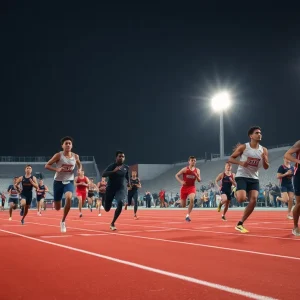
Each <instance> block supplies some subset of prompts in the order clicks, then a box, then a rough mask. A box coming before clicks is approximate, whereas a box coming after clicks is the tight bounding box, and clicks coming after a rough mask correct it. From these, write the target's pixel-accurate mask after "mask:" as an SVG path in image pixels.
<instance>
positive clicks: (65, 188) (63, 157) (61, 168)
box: [45, 136, 82, 232]
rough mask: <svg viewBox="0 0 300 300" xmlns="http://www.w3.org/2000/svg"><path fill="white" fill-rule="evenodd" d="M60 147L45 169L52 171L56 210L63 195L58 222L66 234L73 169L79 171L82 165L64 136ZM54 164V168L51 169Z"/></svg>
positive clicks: (72, 187) (71, 193)
mask: <svg viewBox="0 0 300 300" xmlns="http://www.w3.org/2000/svg"><path fill="white" fill-rule="evenodd" d="M61 146H62V148H63V151H60V152H58V153H56V154H54V156H53V157H52V158H51V159H50V160H49V161H48V162H47V164H46V165H45V168H46V169H47V170H50V171H54V172H55V175H54V182H53V193H54V203H55V204H54V205H55V209H56V210H60V208H61V200H62V197H63V195H65V199H66V203H65V207H64V214H63V217H62V220H61V222H60V230H61V232H67V228H66V223H65V221H66V217H67V215H68V213H69V211H70V208H71V201H72V197H73V192H74V168H75V165H77V169H78V170H80V171H81V169H82V165H81V162H80V160H79V156H78V155H77V154H75V153H73V152H71V151H72V147H73V139H72V138H71V137H69V136H66V137H64V138H62V139H61ZM53 164H56V168H54V167H52V165H53Z"/></svg>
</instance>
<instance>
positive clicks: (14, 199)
mask: <svg viewBox="0 0 300 300" xmlns="http://www.w3.org/2000/svg"><path fill="white" fill-rule="evenodd" d="M17 179H18V177H15V178H14V180H13V184H11V185H10V186H9V187H8V189H7V192H8V195H9V199H8V203H9V221H11V220H12V211H13V210H15V209H16V208H17V207H18V199H19V193H18V191H17V189H16V188H15V187H14V185H15V183H16V181H17Z"/></svg>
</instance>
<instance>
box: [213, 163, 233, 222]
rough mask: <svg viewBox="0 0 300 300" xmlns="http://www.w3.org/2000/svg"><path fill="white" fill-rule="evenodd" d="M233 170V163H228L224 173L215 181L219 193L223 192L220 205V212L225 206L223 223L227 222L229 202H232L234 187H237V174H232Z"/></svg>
mask: <svg viewBox="0 0 300 300" xmlns="http://www.w3.org/2000/svg"><path fill="white" fill-rule="evenodd" d="M231 169H232V165H231V163H228V162H227V163H226V164H225V170H224V172H222V173H220V174H219V175H218V176H217V178H216V180H215V184H216V186H217V188H218V189H219V191H220V192H221V201H220V203H219V205H218V212H220V211H221V208H222V205H223V204H225V207H224V211H223V215H222V220H223V221H227V220H226V217H225V215H226V212H227V210H228V207H229V202H230V201H231V194H232V191H231V188H232V185H234V186H236V182H235V180H234V178H235V174H234V173H232V172H231ZM219 181H221V182H222V185H221V186H219V184H218V182H219Z"/></svg>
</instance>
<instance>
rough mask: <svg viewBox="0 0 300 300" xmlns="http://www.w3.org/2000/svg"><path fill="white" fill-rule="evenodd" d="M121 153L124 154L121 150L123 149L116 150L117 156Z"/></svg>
mask: <svg viewBox="0 0 300 300" xmlns="http://www.w3.org/2000/svg"><path fill="white" fill-rule="evenodd" d="M119 154H124V152H123V151H121V150H118V151H116V157H117V156H118V155H119Z"/></svg>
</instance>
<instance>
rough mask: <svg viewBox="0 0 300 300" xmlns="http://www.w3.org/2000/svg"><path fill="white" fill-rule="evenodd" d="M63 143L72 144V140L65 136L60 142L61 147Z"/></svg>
mask: <svg viewBox="0 0 300 300" xmlns="http://www.w3.org/2000/svg"><path fill="white" fill-rule="evenodd" d="M65 141H71V142H72V144H73V138H71V137H70V136H65V137H63V138H62V139H61V140H60V144H61V145H62V144H63V143H64V142H65Z"/></svg>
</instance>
